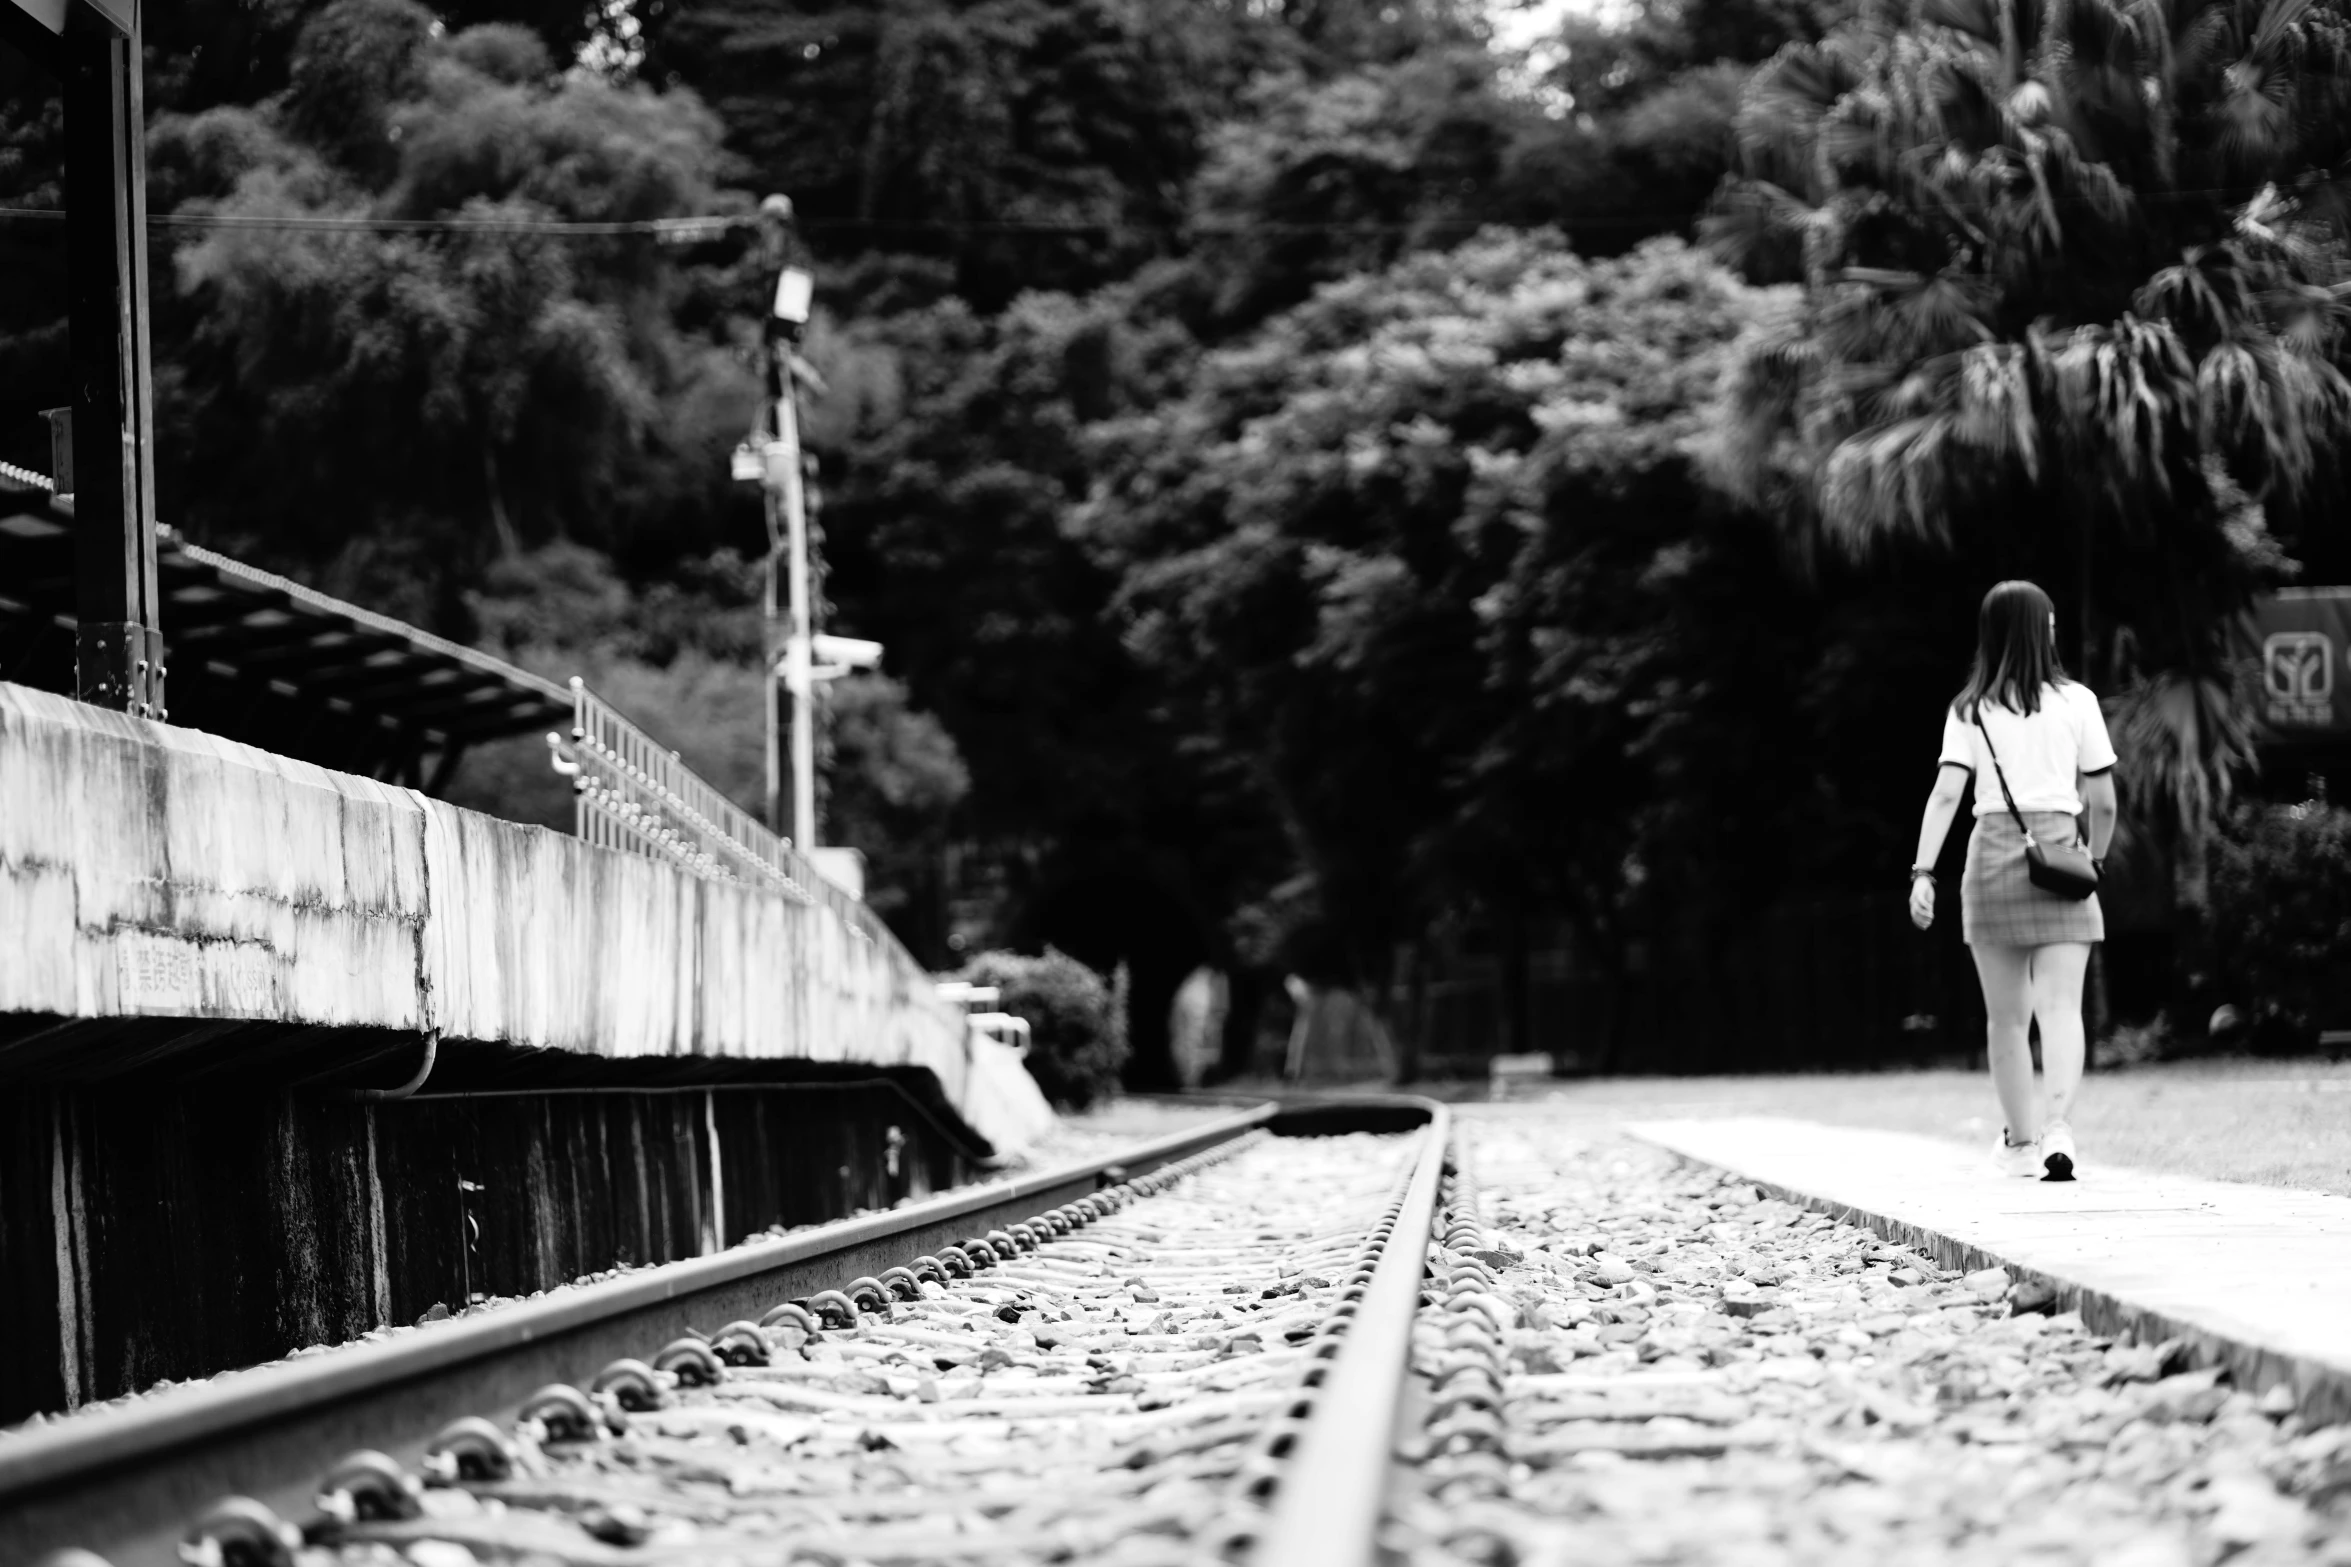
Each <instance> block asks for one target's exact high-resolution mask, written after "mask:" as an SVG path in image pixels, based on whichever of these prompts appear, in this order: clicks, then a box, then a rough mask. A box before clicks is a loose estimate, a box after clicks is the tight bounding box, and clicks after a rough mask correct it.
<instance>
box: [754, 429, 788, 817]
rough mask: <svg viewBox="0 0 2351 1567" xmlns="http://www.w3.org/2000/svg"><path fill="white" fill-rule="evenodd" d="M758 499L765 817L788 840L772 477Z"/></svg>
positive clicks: (778, 524)
mask: <svg viewBox="0 0 2351 1567" xmlns="http://www.w3.org/2000/svg"><path fill="white" fill-rule="evenodd" d="M763 471H764V470H763ZM759 500H760V505H761V507H762V509H763V510H764V511H765V513H766V516H767V563H766V569H765V570H764V571H763V572H761V573H760V577H761V584H760V586H761V599H760V620H759V625H760V645H761V648H762V649H763V664H762V668H763V672H764V673H765V675H766V679H765V680H763V681H762V682H761V685H760V690H761V693H762V694H761V697H760V711H761V713H762V714H763V715H764V718H765V721H766V726H767V727H766V732H767V746H766V750H765V752H764V756H765V758H766V763H767V812H766V817H767V826H768V830H769V831H770V832H772V833H774V834H776V835H777V836H778V837H783V838H789V837H790V836H791V834H790V833H789V832H788V831H786V824H785V821H784V756H783V739H784V735H783V727H784V718H783V713H782V712H781V711H780V709H781V707H782V704H783V700H784V698H783V693H782V692H781V691H780V690H778V689H777V686H776V679H775V666H776V658H777V655H778V653H779V652H780V651H781V650H780V649H779V648H778V647H777V646H776V634H775V631H776V587H777V584H776V560H777V557H778V556H779V555H781V554H782V553H783V505H782V503H781V501H780V500H779V499H778V497H777V495H776V486H775V483H774V480H773V479H772V478H766V477H763V478H762V480H761V482H760V486H759Z"/></svg>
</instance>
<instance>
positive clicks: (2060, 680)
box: [1910, 582, 2114, 1181]
mask: <svg viewBox="0 0 2351 1567" xmlns="http://www.w3.org/2000/svg"><path fill="white" fill-rule="evenodd" d="M1940 761H1941V765H1940V767H1939V769H1938V770H1937V772H1936V774H1935V787H1934V790H1933V792H1932V793H1930V794H1929V795H1928V796H1927V805H1926V816H1925V819H1924V820H1923V821H1921V822H1920V823H1919V828H1918V858H1917V859H1916V860H1915V861H1913V862H1912V864H1911V868H1910V918H1911V920H1912V922H1913V923H1914V924H1916V925H1917V926H1918V928H1919V929H1921V930H1924V929H1926V928H1927V927H1928V926H1929V925H1931V924H1933V923H1934V919H1935V870H1934V867H1935V860H1936V858H1937V856H1939V855H1940V854H1941V853H1942V852H1943V839H1944V837H1945V836H1946V835H1947V834H1948V833H1949V832H1950V830H1951V818H1952V817H1953V816H1955V815H1956V814H1958V810H1959V802H1960V801H1961V799H1962V798H1964V797H1965V795H1966V793H1967V785H1968V779H1969V778H1970V777H1971V776H1972V777H1973V778H1974V780H1975V832H1974V835H1973V836H1972V837H1971V838H1970V839H1969V840H1968V845H1967V870H1966V873H1965V875H1963V876H1962V877H1961V879H1960V883H1959V917H1960V930H1961V933H1962V934H1963V935H1964V936H1965V937H1966V938H1967V945H1968V949H1969V950H1970V951H1971V952H1972V953H1973V954H1974V956H1975V966H1976V977H1977V978H1978V979H1979V980H1980V981H1981V982H1982V983H1983V987H1984V1012H1985V1015H1986V1018H1987V1026H1986V1034H1987V1038H1986V1045H1987V1049H1988V1052H1989V1054H1990V1057H1991V1064H1992V1086H1993V1087H1994V1088H1995V1089H1996V1090H1997V1091H1998V1092H1999V1095H2000V1108H2001V1110H2002V1112H2003V1113H2004V1114H2005V1115H2006V1117H2007V1124H2006V1125H2005V1126H2003V1127H2002V1128H2001V1131H2000V1138H1999V1141H1998V1142H1997V1143H1996V1144H1994V1146H1993V1149H1992V1159H1993V1163H1994V1164H1995V1165H1996V1166H1997V1167H1998V1168H1999V1169H2000V1170H2001V1172H2002V1173H2004V1174H2008V1175H2023V1176H2037V1177H2039V1178H2040V1179H2042V1180H2047V1181H2070V1180H2072V1179H2073V1177H2074V1164H2075V1157H2076V1156H2075V1152H2074V1142H2073V1132H2072V1129H2071V1128H2070V1126H2069V1125H2068V1124H2067V1123H2068V1120H2069V1118H2070V1116H2071V1114H2072V1112H2073V1100H2074V1093H2075V1091H2076V1090H2077V1089H2079V1088H2080V1087H2081V1081H2082V1055H2083V1037H2082V977H2083V975H2084V974H2085V973H2086V972H2087V971H2088V969H2089V966H2090V947H2091V945H2092V944H2093V943H2095V942H2099V941H2103V940H2105V939H2106V919H2105V914H2104V912H2103V911H2102V910H2101V909H2100V908H2099V907H2098V895H2097V893H2096V892H2095V891H2094V890H2090V889H2091V888H2092V887H2094V877H2095V874H2096V872H2097V871H2098V870H2100V869H2102V868H2103V864H2104V861H2105V858H2106V846H2107V844H2108V842H2109V841H2110V840H2111V839H2112V838H2113V836H2114V745H2113V743H2112V742H2111V741H2110V740H2109V739H2108V738H2107V734H2106V718H2105V715H2104V714H2103V713H2102V712H2100V711H2099V708H2098V698H2097V696H2096V694H2095V693H2093V692H2092V691H2091V690H2090V688H2089V687H2087V686H2084V685H2081V684H2079V683H2078V682H2076V681H2073V680H2070V679H2068V678H2067V677H2066V673H2065V670H2064V668H2063V666H2062V665H2060V664H2059V663H2058V659H2057V611H2056V608H2055V607H2054V606H2053V605H2051V604H2050V602H2049V595H2048V594H2046V593H2043V592H2042V591H2041V590H2040V589H2039V588H2037V587H2035V586H2034V585H2033V584H2031V583H2030V582H2003V583H2001V584H2000V585H1999V586H1998V587H1995V588H1994V589H1992V591H1991V592H1989V593H1987V594H1985V595H1984V607H1983V609H1982V611H1981V612H1980V613H1979V614H1978V616H1977V620H1976V655H1975V669H1974V672H1973V673H1971V674H1970V675H1969V676H1968V681H1967V688H1966V689H1965V690H1963V691H1961V692H1960V693H1959V696H1958V698H1957V700H1955V701H1954V702H1952V704H1951V708H1950V711H1949V712H1948V713H1946V714H1945V715H1944V719H1943V750H1942V756H1941V758H1940ZM2085 816H2086V817H2087V819H2088V829H2087V832H2086V834H2085V832H2084V829H2083V819H2084V817H2085ZM2085 837H2086V838H2087V843H2088V851H2089V852H2088V860H2089V863H2088V865H2086V866H2084V865H2082V864H2081V860H2082V854H2081V847H2082V844H2083V841H2084V838H2085ZM2085 893H2086V895H2084V894H2085ZM2036 1018H2037V1019H2039V1020H2040V1024H2041V1069H2042V1086H2043V1088H2044V1089H2045V1090H2046V1099H2045V1101H2044V1099H2043V1097H2042V1095H2041V1094H2038V1093H2036V1092H2035V1091H2034V1083H2033V1058H2032V1052H2031V1048H2030V1046H2029V1045H2028V1044H2027V1042H2026V1036H2027V1032H2028V1030H2029V1029H2030V1028H2031V1026H2032V1024H2033V1021H2034V1020H2035V1019H2036Z"/></svg>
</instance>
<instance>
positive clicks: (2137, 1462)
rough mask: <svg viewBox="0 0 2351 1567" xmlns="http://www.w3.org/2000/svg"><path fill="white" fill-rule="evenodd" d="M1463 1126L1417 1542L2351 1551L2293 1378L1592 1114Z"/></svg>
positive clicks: (2335, 1478) (2124, 1552) (1468, 1548)
mask: <svg viewBox="0 0 2351 1567" xmlns="http://www.w3.org/2000/svg"><path fill="white" fill-rule="evenodd" d="M1457 1136H1458V1138H1459V1139H1460V1146H1461V1147H1462V1148H1463V1150H1464V1152H1465V1154H1466V1158H1465V1161H1464V1164H1465V1168H1464V1170H1463V1172H1462V1173H1463V1175H1464V1176H1465V1177H1467V1178H1468V1179H1467V1180H1465V1182H1464V1183H1463V1189H1462V1190H1460V1191H1457V1193H1456V1195H1457V1196H1462V1195H1466V1196H1467V1197H1468V1199H1469V1205H1468V1206H1465V1207H1461V1206H1457V1209H1456V1212H1455V1215H1454V1220H1453V1223H1452V1225H1451V1227H1450V1229H1448V1227H1447V1226H1446V1225H1444V1224H1440V1226H1439V1231H1438V1233H1439V1236H1440V1241H1439V1243H1438V1244H1437V1245H1436V1246H1435V1247H1434V1248H1433V1252H1432V1260H1431V1289H1430V1292H1429V1296H1430V1300H1431V1302H1432V1304H1431V1305H1430V1306H1429V1307H1428V1308H1426V1310H1424V1313H1423V1322H1422V1325H1421V1330H1420V1333H1419V1335H1418V1338H1417V1341H1416V1365H1417V1369H1418V1370H1419V1371H1420V1372H1421V1374H1422V1375H1423V1376H1424V1377H1426V1378H1427V1379H1428V1382H1427V1386H1428V1387H1429V1388H1430V1390H1431V1393H1430V1402H1429V1405H1428V1408H1427V1418H1426V1420H1425V1421H1424V1422H1423V1423H1422V1427H1421V1430H1420V1431H1419V1433H1418V1435H1417V1437H1416V1438H1414V1439H1411V1440H1412V1441H1413V1442H1414V1443H1416V1444H1417V1445H1416V1446H1414V1447H1413V1448H1412V1449H1411V1450H1409V1451H1408V1453H1407V1457H1408V1458H1410V1459H1412V1460H1414V1461H1415V1462H1414V1467H1413V1471H1412V1472H1413V1475H1414V1483H1412V1484H1411V1485H1408V1486H1405V1487H1402V1488H1400V1495H1399V1501H1398V1504H1397V1508H1396V1515H1395V1517H1394V1519H1393V1520H1392V1522H1391V1530H1390V1533H1391V1538H1392V1543H1393V1544H1394V1545H1395V1546H1396V1548H1397V1549H1398V1550H1399V1551H1400V1552H1401V1553H1402V1554H1403V1555H1404V1556H1405V1557H1406V1558H1407V1559H1409V1560H1411V1561H1413V1562H1418V1563H1431V1564H1435V1563H1446V1562H1454V1561H1466V1562H1480V1563H1498V1562H1513V1563H1561V1564H1566V1563H1569V1562H1574V1563H1579V1564H1580V1563H1590V1562H1611V1563H1620V1562H1639V1563H1648V1562H1676V1563H1679V1562H1693V1563H1695V1562H1706V1563H1715V1562H1721V1563H1740V1564H1746V1563H1755V1564H1767V1563H1790V1564H1795V1563H1803V1564H1808V1567H1809V1564H1820V1563H1843V1562H1855V1563H1859V1562H1869V1563H1872V1564H1876V1563H1884V1562H1903V1563H1910V1562H1966V1563H1978V1562H1980V1563H1986V1564H1990V1563H2014V1562H2027V1561H2029V1562H2047V1563H2071V1562H2080V1563H2085V1564H2088V1563H2099V1564H2117V1563H2119V1564H2126V1567H2204V1564H2210V1563H2217V1562H2223V1561H2228V1562H2241V1563H2246V1564H2249V1567H2254V1564H2268V1563H2280V1564H2282V1563H2329V1564H2333V1567H2351V1428H2347V1427H2341V1426H2334V1427H2320V1428H2316V1429H2308V1428H2305V1426H2304V1424H2303V1422H2302V1420H2301V1418H2300V1417H2299V1416H2298V1415H2296V1414H2295V1413H2294V1412H2293V1409H2292V1404H2291V1400H2290V1398H2289V1397H2288V1396H2287V1395H2286V1394H2285V1392H2284V1390H2282V1389H2280V1390H2276V1391H2272V1392H2269V1393H2266V1394H2256V1393H2255V1392H2254V1391H2251V1390H2246V1389H2238V1388H2234V1387H2231V1386H2230V1385H2229V1383H2228V1381H2227V1379H2226V1377H2225V1375H2224V1374H2223V1373H2221V1372H2219V1371H2218V1370H2217V1369H2215V1368H2210V1367H2204V1368H2198V1367H2194V1366H2190V1365H2188V1364H2186V1363H2185V1360H2186V1357H2185V1355H2184V1353H2183V1352H2182V1351H2181V1350H2180V1349H2179V1348H2178V1347H2177V1346H2173V1345H2168V1344H2138V1343H2130V1342H2119V1343H2118V1342H2113V1341H2110V1340H2107V1339H2104V1338H2101V1337H2097V1336H2095V1335H2093V1334H2091V1333H2090V1332H2089V1331H2087V1330H2086V1329H2085V1328H2084V1327H2083V1325H2082V1323H2081V1321H2080V1319H2079V1318H2078V1317H2076V1316H2074V1315H2071V1314H2064V1315H2050V1314H2047V1303H2046V1301H2045V1300H2036V1299H2035V1298H2034V1292H2033V1291H2031V1290H2030V1289H2029V1288H2024V1287H2019V1286H2015V1285H2014V1284H2013V1283H2012V1280H2011V1279H2010V1277H2009V1276H2008V1274H2007V1273H2006V1272H2005V1271H2004V1270H2001V1269H1998V1268H1992V1269H1985V1270H1981V1271H1979V1272H1976V1273H1968V1274H1962V1273H1959V1272H1956V1271H1952V1270H1946V1269H1942V1268H1939V1267H1937V1266H1936V1265H1935V1264H1934V1262H1933V1261H1932V1260H1931V1259H1929V1258H1926V1257H1923V1256H1920V1255H1918V1254H1917V1253H1915V1252H1911V1251H1907V1250H1904V1249H1902V1248H1900V1247H1896V1246H1890V1245H1888V1244H1886V1243H1885V1242H1883V1241H1882V1240H1881V1239H1880V1238H1879V1237H1878V1236H1876V1235H1874V1234H1872V1233H1871V1232H1869V1231H1867V1230H1864V1229H1860V1228H1856V1227H1853V1226H1850V1225H1844V1224H1839V1223H1836V1222H1833V1221H1831V1220H1830V1219H1828V1218H1826V1217H1824V1216H1822V1215H1819V1214H1815V1213H1812V1212H1810V1211H1808V1210H1806V1209H1804V1208H1802V1207H1800V1206H1798V1205H1795V1204H1792V1203H1787V1202H1782V1201H1777V1200H1774V1199H1771V1198H1769V1197H1766V1196H1765V1195H1764V1194H1762V1193H1760V1192H1759V1191H1758V1190H1757V1189H1756V1188H1755V1187H1753V1186H1751V1185H1746V1184H1743V1183H1741V1182H1739V1181H1737V1180H1735V1179H1731V1178H1728V1177H1725V1176H1723V1175H1721V1174H1719V1173H1717V1172H1714V1171H1711V1170H1704V1169H1698V1168H1692V1167H1688V1166H1685V1165H1681V1164H1679V1163H1678V1162H1677V1161H1676V1160H1675V1159H1674V1158H1673V1157H1672V1156H1671V1155H1669V1154H1666V1153H1664V1152H1662V1151H1661V1150H1658V1149H1654V1148H1651V1147H1649V1146H1647V1145H1645V1144H1640V1143H1635V1142H1632V1141H1630V1140H1628V1139H1623V1138H1620V1137H1617V1136H1615V1135H1614V1134H1612V1133H1610V1132H1608V1131H1606V1130H1604V1129H1600V1128H1597V1127H1595V1126H1594V1124H1593V1123H1592V1122H1591V1121H1590V1120H1589V1119H1583V1118H1578V1119H1577V1120H1575V1121H1573V1122H1571V1121H1569V1119H1568V1118H1565V1117H1562V1118H1561V1121H1560V1123H1559V1124H1556V1125H1552V1124H1546V1123H1545V1121H1543V1120H1542V1119H1540V1118H1535V1117H1529V1116H1527V1115H1525V1114H1523V1113H1521V1114H1519V1115H1515V1116H1513V1117H1511V1118H1510V1119H1509V1120H1507V1121H1503V1120H1499V1119H1497V1120H1489V1121H1482V1122H1481V1121H1479V1120H1477V1119H1475V1118H1471V1119H1468V1120H1467V1121H1466V1122H1465V1123H1464V1124H1462V1125H1461V1126H1460V1127H1459V1129H1458V1132H1457ZM1986 1179H1987V1180H1992V1179H1995V1178H1994V1177H1992V1176H1990V1175H1987V1177H1986ZM2248 1287H2249V1288H2251V1287H2258V1286H2257V1284H2256V1283H2254V1282H2253V1281H2248ZM1481 1361H1484V1362H1488V1363H1490V1364H1492V1365H1493V1366H1495V1367H1496V1368H1497V1370H1496V1371H1495V1372H1494V1374H1493V1380H1495V1381H1498V1382H1499V1384H1500V1387H1499V1398H1498V1400H1495V1402H1498V1405H1499V1408H1498V1409H1497V1410H1494V1411H1492V1414H1493V1417H1494V1418H1493V1419H1492V1420H1491V1421H1490V1422H1489V1421H1487V1420H1485V1419H1484V1418H1483V1417H1484V1415H1485V1414H1486V1411H1484V1410H1483V1409H1482V1408H1481V1406H1482V1405H1483V1404H1484V1403H1485V1402H1487V1400H1486V1399H1485V1398H1484V1397H1483V1396H1482V1395H1481V1392H1480V1389H1482V1388H1483V1387H1484V1386H1485V1385H1486V1382H1487V1378H1486V1375H1485V1374H1483V1373H1480V1372H1479V1371H1478V1370H1477V1369H1476V1367H1477V1365H1478V1364H1479V1363H1481Z"/></svg>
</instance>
